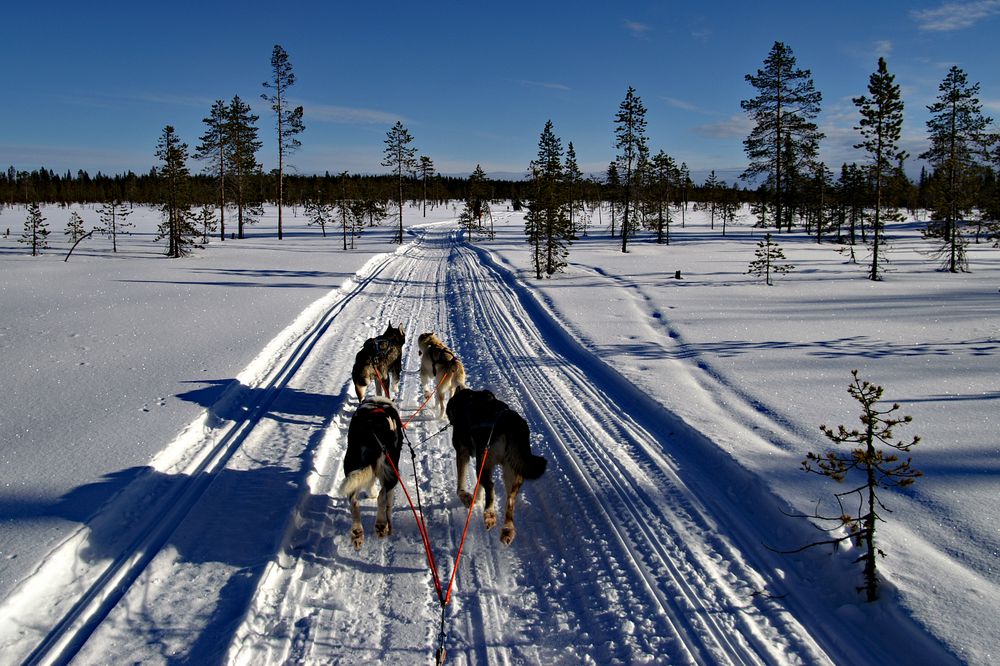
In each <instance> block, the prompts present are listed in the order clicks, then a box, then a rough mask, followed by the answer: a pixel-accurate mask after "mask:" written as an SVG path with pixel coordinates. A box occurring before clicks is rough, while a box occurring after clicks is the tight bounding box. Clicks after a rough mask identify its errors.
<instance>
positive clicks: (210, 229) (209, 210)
mask: <svg viewBox="0 0 1000 666" xmlns="http://www.w3.org/2000/svg"><path fill="white" fill-rule="evenodd" d="M194 223H195V225H196V226H198V227H201V244H202V245H208V235H209V234H211V233H215V230H216V229H217V228H218V225H217V224H216V222H215V208H214V207H213V206H209V205H208V204H205V205H203V206H202V207H201V208H200V209H199V210H198V212H197V214H195V216H194Z"/></svg>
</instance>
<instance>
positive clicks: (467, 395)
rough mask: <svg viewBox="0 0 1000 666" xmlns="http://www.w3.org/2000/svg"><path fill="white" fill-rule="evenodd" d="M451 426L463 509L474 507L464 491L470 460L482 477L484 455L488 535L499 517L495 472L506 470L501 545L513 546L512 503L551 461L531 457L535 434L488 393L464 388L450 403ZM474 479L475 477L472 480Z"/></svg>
mask: <svg viewBox="0 0 1000 666" xmlns="http://www.w3.org/2000/svg"><path fill="white" fill-rule="evenodd" d="M447 414H448V421H449V422H450V423H451V425H452V428H453V429H454V431H453V435H452V440H451V443H452V445H453V446H454V447H455V464H456V467H457V470H458V496H459V498H460V499H461V500H462V503H463V504H465V506H472V503H473V502H474V501H475V499H476V498H473V497H472V495H471V494H469V493H468V492H467V491H466V490H465V482H466V478H465V477H466V471H467V469H468V467H469V458H470V457H472V456H473V455H475V457H476V468H475V470H473V474H474V475H475V474H477V473H478V472H479V468H480V466H481V465H482V464H483V454H484V453H486V450H487V448H489V453H488V454H487V455H486V468H485V469H484V470H483V478H482V481H481V486H482V488H483V490H485V491H486V505H485V509H484V512H483V518H484V519H485V521H486V529H491V528H492V527H493V526H494V525H496V522H497V512H496V509H495V508H494V506H493V503H494V501H495V496H494V490H493V473H492V472H493V468H494V467H496V466H497V465H500V466H502V467H503V482H504V487H506V489H507V504H506V508H505V510H504V517H503V529H502V530H501V532H500V541H501V543H503V544H504V545H509V544H510V542H511V541H513V540H514V536H515V535H516V534H517V530H515V529H514V501H515V499H516V498H517V491H519V490H520V489H521V484H522V483H524V480H525V479H529V480H530V479H537V478H538V477H540V476H541V475H542V474H543V473H544V472H545V467H546V465H547V464H548V461H546V460H545V458H542V457H541V456H536V455H534V454H532V453H531V441H530V437H531V431H530V430H529V429H528V424H527V422H526V421H525V420H524V419H523V418H522V417H521V415H520V414H518V413H517V412H515V411H514V410H512V409H511V408H510V407H508V406H507V405H506V404H505V403H503V402H501V401H500V400H497V399H496V397H495V396H494V395H493V394H492V393H491V392H490V391H473V390H472V389H467V388H461V389H459V390H458V391H457V392H456V393H455V395H454V396H453V397H452V398H451V400H449V401H448V408H447ZM473 478H475V477H473Z"/></svg>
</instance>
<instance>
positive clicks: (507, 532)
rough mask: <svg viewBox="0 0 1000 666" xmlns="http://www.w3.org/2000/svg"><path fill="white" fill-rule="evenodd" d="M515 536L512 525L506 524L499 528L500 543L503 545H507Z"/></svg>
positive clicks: (515, 532)
mask: <svg viewBox="0 0 1000 666" xmlns="http://www.w3.org/2000/svg"><path fill="white" fill-rule="evenodd" d="M515 536H517V530H515V529H514V526H513V525H507V526H505V527H504V528H503V529H502V530H500V543H502V544H503V545H505V546H509V545H510V542H511V541H513V540H514V537H515Z"/></svg>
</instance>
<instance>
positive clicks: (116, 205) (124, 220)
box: [96, 199, 135, 252]
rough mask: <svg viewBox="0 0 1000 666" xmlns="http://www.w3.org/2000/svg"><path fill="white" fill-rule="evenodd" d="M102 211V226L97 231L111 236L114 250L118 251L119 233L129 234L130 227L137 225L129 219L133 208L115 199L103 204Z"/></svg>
mask: <svg viewBox="0 0 1000 666" xmlns="http://www.w3.org/2000/svg"><path fill="white" fill-rule="evenodd" d="M100 213H101V218H100V219H101V225H102V226H100V227H98V228H97V229H96V231H97V233H99V234H103V235H105V236H107V237H108V238H110V239H111V250H112V252H118V236H119V234H127V233H128V229H129V228H130V227H133V226H135V225H133V224H132V223H131V222H129V221H128V216H129V215H131V214H132V209H131V208H129V207H128V206H126V205H125V204H123V203H122V202H121V201H118V200H117V199H114V200H112V201H109V202H106V203H104V204H102V205H101V208H100Z"/></svg>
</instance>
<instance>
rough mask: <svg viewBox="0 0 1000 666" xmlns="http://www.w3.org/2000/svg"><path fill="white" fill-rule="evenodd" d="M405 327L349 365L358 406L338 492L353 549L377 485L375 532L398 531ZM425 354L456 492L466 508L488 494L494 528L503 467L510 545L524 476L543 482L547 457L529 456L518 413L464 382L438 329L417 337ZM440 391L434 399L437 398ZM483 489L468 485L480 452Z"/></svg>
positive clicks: (426, 389) (371, 341) (505, 538)
mask: <svg viewBox="0 0 1000 666" xmlns="http://www.w3.org/2000/svg"><path fill="white" fill-rule="evenodd" d="M405 341H406V336H405V334H404V332H403V327H402V325H400V326H399V327H396V328H394V327H393V326H392V324H391V323H390V324H389V325H388V327H387V328H386V330H385V332H384V333H383V334H382V335H380V336H378V337H375V338H368V339H367V340H365V343H364V345H363V346H362V347H361V351H359V352H358V354H357V356H356V358H355V360H354V367H353V369H352V370H351V381H352V382H353V383H354V392H355V395H357V397H358V402H359V403H360V405H359V406H358V409H357V411H355V412H354V415H353V416H352V417H351V422H350V426H349V427H348V431H347V453H346V455H345V456H344V477H345V478H344V481H343V483H342V484H341V486H340V494H341V495H344V496H346V497H347V499H348V501H349V502H350V505H351V542H352V544H353V545H354V548H355V550H358V549H360V548H361V546H362V544H363V543H364V540H365V532H364V528H363V527H362V526H361V509H360V506H359V497H358V495H359V494H360V493H361V492H362V491H365V492H366V493H367V494H369V495H370V494H371V490H372V488H373V486H374V485H375V481H376V480H377V481H378V482H379V492H378V499H377V509H376V512H375V533H376V534H377V535H378V536H379V537H385V536H388V535H389V534H391V533H392V505H393V491H394V490H395V488H396V484H397V483H398V481H399V479H398V478H397V476H396V471H395V470H398V468H399V456H400V453H401V452H402V449H403V427H404V426H403V422H402V420H401V419H400V417H399V412H398V411H397V409H396V407H395V405H394V404H393V402H392V400H391V399H390V395H393V394H395V392H396V391H398V389H399V380H400V374H401V370H402V363H403V362H402V359H403V344H404V343H405ZM417 346H418V352H417V353H418V354H419V355H420V357H421V358H420V386H421V389H423V395H424V398H425V399H426V401H428V402H429V401H430V400H431V398H435V399H436V406H437V416H438V418H443V417H444V416H447V418H448V421H449V423H450V424H451V427H452V440H451V443H452V446H454V448H455V468H456V472H457V477H458V483H457V490H458V497H459V499H460V500H461V501H462V503H463V504H464V505H465V506H466V507H471V506H472V504H473V503H474V502H475V501H476V500H477V499H478V498H479V496H481V495H482V494H483V493H485V509H484V512H483V515H484V520H485V523H486V529H491V528H493V527H494V526H495V525H496V522H497V513H496V508H495V507H494V502H495V499H496V498H495V493H494V482H493V474H492V470H493V468H494V467H498V466H499V467H501V468H502V469H503V481H504V487H505V489H506V491H507V501H506V505H505V507H504V520H503V528H502V529H501V531H500V541H501V543H503V544H504V545H510V543H511V542H512V541H513V540H514V536H515V535H516V533H517V532H516V530H515V529H514V500H515V498H516V496H517V492H518V490H520V488H521V484H523V483H524V481H525V480H526V479H528V480H530V479H537V478H538V477H540V476H541V475H542V473H543V472H545V467H546V465H547V461H546V459H545V458H543V457H541V456H536V455H534V454H532V453H531V442H530V435H531V432H530V430H529V428H528V424H527V422H526V421H525V420H524V418H522V417H521V415H520V414H518V413H517V412H515V411H514V410H512V409H511V408H510V407H508V406H507V405H506V404H505V403H503V402H501V401H500V400H498V399H497V398H496V397H495V396H494V395H493V393H491V392H490V391H487V390H480V391H474V390H472V389H470V388H467V387H466V385H465V366H463V365H462V361H461V360H459V358H458V356H456V355H455V352H453V351H452V350H450V349H449V348H448V347H446V346H445V344H444V343H443V342H442V341H441V340H440V339H439V338H438V337H437V336H436V335H435V334H434V333H422V334H421V335H420V336H419V337H418V338H417ZM372 382H374V383H375V395H374V396H369V397H366V394H367V392H368V386H369V385H370V384H371V383H372ZM435 393H436V396H435ZM484 454H485V455H486V460H485V468H484V469H483V473H482V480H481V488H482V492H481V493H480V494H479V495H477V497H473V496H472V495H471V494H470V493H469V492H468V491H467V490H466V475H467V470H468V467H469V461H470V460H471V459H472V458H473V457H475V463H476V466H475V470H473V473H474V474H475V473H476V471H478V470H479V469H482V468H483V463H484V461H483V456H484Z"/></svg>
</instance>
